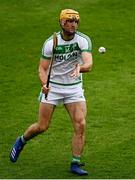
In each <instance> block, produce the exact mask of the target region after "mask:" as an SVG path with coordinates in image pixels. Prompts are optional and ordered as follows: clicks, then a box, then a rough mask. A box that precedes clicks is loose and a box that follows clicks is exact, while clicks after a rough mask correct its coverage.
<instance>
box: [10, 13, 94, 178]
mask: <svg viewBox="0 0 135 180" xmlns="http://www.w3.org/2000/svg"><path fill="white" fill-rule="evenodd" d="M79 20H80V16H79V13H78V12H77V11H75V10H72V9H64V10H62V11H61V13H60V25H61V28H62V30H61V32H58V33H57V40H58V45H57V47H56V49H55V54H54V62H53V65H52V71H51V77H50V84H49V88H47V87H46V82H47V73H48V69H49V65H50V60H51V57H52V49H53V37H52V36H51V37H50V38H49V39H47V40H46V41H45V43H44V45H43V49H42V57H41V60H40V64H39V78H40V81H41V85H42V91H41V94H40V105H39V119H38V122H36V123H34V124H32V125H31V126H30V127H29V128H28V129H27V130H26V131H25V132H24V134H23V135H22V136H20V137H19V138H17V140H16V142H15V144H14V146H13V148H12V150H11V153H10V160H11V161H12V162H16V161H17V159H18V157H19V154H20V152H21V150H22V149H23V147H24V145H25V144H26V142H27V141H28V140H30V139H31V138H33V137H34V136H36V135H38V134H40V133H42V132H44V131H46V130H47V129H48V127H49V124H50V121H51V117H52V114H53V112H54V109H55V107H56V106H57V105H58V104H59V103H63V104H64V106H65V108H66V110H67V112H68V113H69V115H70V117H71V120H72V123H73V127H74V135H73V139H72V161H71V165H70V171H71V172H72V173H75V174H78V175H87V174H88V172H87V171H85V170H83V169H81V166H82V164H81V162H80V158H81V155H82V152H83V147H84V143H85V126H86V121H85V117H86V102H85V97H84V94H83V89H82V73H84V72H88V71H90V70H91V68H92V54H91V41H90V39H89V37H88V36H86V35H84V34H82V33H80V32H78V31H77V28H78V25H79ZM46 94H47V99H46V98H45V95H46Z"/></svg>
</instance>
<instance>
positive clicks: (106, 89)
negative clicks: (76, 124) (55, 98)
mask: <svg viewBox="0 0 135 180" xmlns="http://www.w3.org/2000/svg"><path fill="white" fill-rule="evenodd" d="M63 8H75V9H76V10H78V11H79V12H80V15H81V23H80V27H79V30H80V31H82V32H84V33H86V34H87V35H89V36H90V37H91V39H92V42H93V58H94V68H93V70H92V72H91V73H87V74H84V88H85V95H86V98H87V106H88V116H87V140H86V146H85V150H84V154H83V161H85V162H86V169H87V170H88V171H89V176H87V177H84V178H88V179H91V178H92V179H96V178H97V179H98V178H100V179H107V178H111V179H115V178H118V179H121V178H127V179H129V178H135V151H134V150H135V120H134V119H135V113H134V109H135V93H134V89H135V83H134V82H135V70H134V67H135V61H134V56H135V55H134V54H135V53H134V44H135V38H134V37H135V31H134V27H135V21H134V19H135V13H134V9H135V1H133V0H128V1H126V0H113V1H112V0H102V1H101V0H83V1H81V0H77V1H76V0H73V1H69V0H67V1H66V2H65V1H62V0H58V1H54V0H52V1H49V0H46V1H43V0H38V1H36V0H31V1H29V0H27V1H26V0H19V1H17V0H10V1H7V0H0V69H1V70H0V84H1V88H0V96H1V97H0V109H1V114H0V118H1V123H0V162H1V163H0V178H1V179H17V178H19V179H54V178H55V179H56V178H57V179H76V178H80V177H78V176H76V175H72V174H70V173H69V172H68V168H69V164H70V160H71V148H70V143H71V137H72V126H71V122H70V119H69V117H68V115H67V113H66V111H65V110H64V109H63V107H62V106H59V107H58V108H57V109H56V111H55V113H54V116H53V120H52V124H51V126H50V129H49V130H48V131H47V132H46V133H44V134H42V135H39V136H38V137H36V138H35V139H33V140H31V141H30V142H29V143H28V144H27V146H26V147H25V148H24V150H23V152H22V154H21V156H20V158H19V160H18V162H17V163H15V164H12V163H11V162H10V161H9V152H10V149H11V147H12V144H13V143H14V141H15V139H16V137H17V136H18V135H21V134H22V133H23V132H24V130H25V129H26V128H27V127H28V126H29V125H30V124H31V123H33V122H35V121H36V119H37V114H38V101H37V97H38V93H39V91H40V83H39V80H38V73H37V68H38V63H39V58H40V53H41V48H42V44H43V42H44V40H45V39H46V38H47V37H48V36H50V34H52V33H53V32H54V31H59V23H58V19H59V12H60V10H61V9H63ZM100 46H105V47H106V49H107V52H106V54H104V55H101V54H99V53H98V51H97V49H98V48H99V47H100ZM63 114H64V116H63ZM81 178H82V177H81Z"/></svg>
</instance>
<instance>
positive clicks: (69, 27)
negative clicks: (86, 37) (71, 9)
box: [62, 19, 79, 35]
mask: <svg viewBox="0 0 135 180" xmlns="http://www.w3.org/2000/svg"><path fill="white" fill-rule="evenodd" d="M78 24H79V21H77V20H75V19H70V20H66V21H65V23H64V26H62V28H63V30H64V31H65V33H67V34H69V35H72V34H74V33H75V31H76V30H77V28H78Z"/></svg>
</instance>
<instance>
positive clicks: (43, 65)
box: [38, 58, 50, 94]
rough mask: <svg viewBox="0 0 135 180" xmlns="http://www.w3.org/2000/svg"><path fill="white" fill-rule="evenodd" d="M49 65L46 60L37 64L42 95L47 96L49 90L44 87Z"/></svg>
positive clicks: (41, 60)
mask: <svg viewBox="0 0 135 180" xmlns="http://www.w3.org/2000/svg"><path fill="white" fill-rule="evenodd" d="M49 65H50V61H49V60H46V59H42V58H41V59H40V63H39V70H38V72H39V79H40V82H41V85H42V92H43V93H44V94H47V93H48V91H49V88H47V87H46V82H47V76H48V73H47V72H48V68H49Z"/></svg>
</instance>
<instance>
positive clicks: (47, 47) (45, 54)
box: [41, 39, 53, 60]
mask: <svg viewBox="0 0 135 180" xmlns="http://www.w3.org/2000/svg"><path fill="white" fill-rule="evenodd" d="M52 48H53V40H52V39H51V40H46V41H45V43H44V44H43V48H42V54H41V57H42V58H43V59H48V60H49V59H51V57H52Z"/></svg>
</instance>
